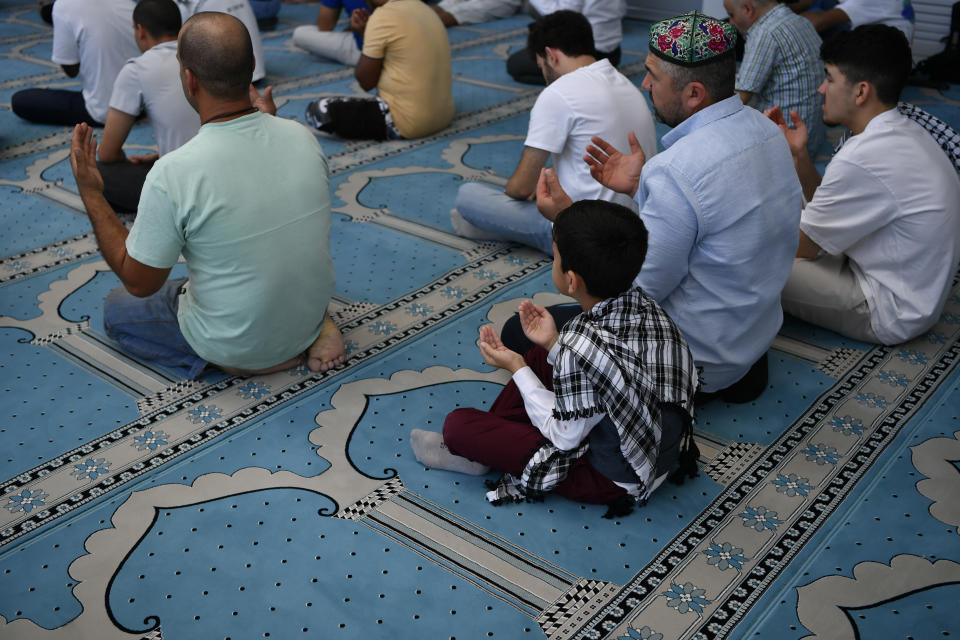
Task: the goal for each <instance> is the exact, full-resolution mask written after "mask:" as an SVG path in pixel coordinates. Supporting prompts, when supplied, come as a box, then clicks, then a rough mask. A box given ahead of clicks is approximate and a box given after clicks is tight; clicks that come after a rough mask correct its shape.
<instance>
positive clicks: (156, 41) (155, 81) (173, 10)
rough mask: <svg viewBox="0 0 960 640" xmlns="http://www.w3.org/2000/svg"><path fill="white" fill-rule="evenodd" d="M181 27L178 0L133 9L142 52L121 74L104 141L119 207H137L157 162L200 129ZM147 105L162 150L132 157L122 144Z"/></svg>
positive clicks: (105, 167)
mask: <svg viewBox="0 0 960 640" xmlns="http://www.w3.org/2000/svg"><path fill="white" fill-rule="evenodd" d="M179 32H180V10H179V9H178V8H177V5H176V4H175V3H174V2H173V0H140V2H139V3H138V4H137V7H136V8H135V9H134V10H133V33H134V39H135V40H136V42H137V47H139V49H140V51H142V52H143V55H141V56H139V57H137V58H133V59H131V60H129V61H127V64H125V65H124V66H123V68H122V69H121V70H120V74H119V75H117V81H116V83H114V85H113V95H111V96H110V111H109V113H108V114H107V122H106V125H105V126H104V128H103V140H102V142H101V144H100V164H99V168H100V173H101V175H102V176H103V182H104V196H105V197H106V199H107V202H109V203H110V204H111V206H113V208H114V209H115V210H116V211H118V212H122V213H127V212H131V211H136V210H137V203H138V202H139V201H140V191H141V189H142V188H143V181H144V180H146V178H147V173H148V172H149V171H150V168H151V167H153V163H154V161H156V160H157V159H158V158H159V157H160V156H162V155H164V154H165V153H167V152H168V151H173V150H174V149H176V148H178V147H179V146H180V145H182V144H183V143H184V142H186V141H187V140H189V139H190V138H192V137H193V136H194V135H196V133H197V131H198V130H199V129H200V117H199V116H198V115H197V112H196V111H194V109H193V107H191V106H190V103H188V102H187V99H186V97H184V95H183V87H182V86H181V84H180V62H179V61H178V60H177V34H178V33H179ZM144 110H145V111H146V112H147V115H148V116H149V118H150V124H151V126H152V127H153V137H154V138H155V139H156V141H157V153H153V154H149V155H135V156H127V155H126V154H125V153H124V151H123V143H124V141H126V139H127V136H128V135H129V134H130V130H131V129H132V128H133V125H134V123H135V122H136V119H137V116H139V115H140V114H141V113H142V112H143V111H144Z"/></svg>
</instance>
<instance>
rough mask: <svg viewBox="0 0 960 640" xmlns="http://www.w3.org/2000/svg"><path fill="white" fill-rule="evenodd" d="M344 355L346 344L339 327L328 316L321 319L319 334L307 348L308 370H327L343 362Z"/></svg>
mask: <svg viewBox="0 0 960 640" xmlns="http://www.w3.org/2000/svg"><path fill="white" fill-rule="evenodd" d="M345 355H346V346H345V345H344V343H343V336H342V335H341V334H340V329H338V328H337V325H335V324H334V323H333V320H331V319H330V316H327V317H326V319H325V320H324V321H323V327H322V328H321V329H320V335H319V336H317V339H316V340H314V341H313V344H312V345H310V348H309V349H307V366H308V367H309V368H310V371H328V370H330V369H333V368H334V367H336V366H339V365H341V364H343V359H344V356H345Z"/></svg>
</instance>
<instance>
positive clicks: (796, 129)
mask: <svg viewBox="0 0 960 640" xmlns="http://www.w3.org/2000/svg"><path fill="white" fill-rule="evenodd" d="M763 114H764V115H765V116H767V117H768V118H770V120H772V121H773V123H774V124H775V125H777V126H778V127H780V131H782V132H783V136H784V137H785V138H786V139H787V146H788V147H790V152H791V153H793V155H794V156H799V155H800V154H801V153H804V152H805V151H806V149H807V142H808V141H809V139H810V134H809V133H808V131H807V125H806V124H804V123H803V118H801V117H800V114H799V113H797V112H796V111H791V112H790V120H791V121H792V122H793V129H791V128H790V127H789V126H787V121H786V119H785V118H784V117H783V111H782V110H781V109H780V107H770V108H769V109H767V110H766V111H764V112H763Z"/></svg>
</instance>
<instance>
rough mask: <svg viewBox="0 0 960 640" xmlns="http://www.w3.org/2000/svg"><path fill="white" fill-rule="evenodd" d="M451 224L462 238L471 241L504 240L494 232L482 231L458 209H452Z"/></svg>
mask: <svg viewBox="0 0 960 640" xmlns="http://www.w3.org/2000/svg"><path fill="white" fill-rule="evenodd" d="M450 224H451V225H452V226H453V230H454V231H455V232H456V234H457V235H458V236H460V237H461V238H470V239H471V240H501V239H502V238H501V237H500V236H498V235H497V234H495V233H493V232H492V231H487V230H486V229H481V228H480V227H478V226H476V225H473V224H471V223H469V222H467V221H466V219H465V218H464V217H463V216H462V215H461V214H460V212H459V211H457V210H456V209H450Z"/></svg>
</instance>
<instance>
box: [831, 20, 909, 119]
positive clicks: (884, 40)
mask: <svg viewBox="0 0 960 640" xmlns="http://www.w3.org/2000/svg"><path fill="white" fill-rule="evenodd" d="M820 57H821V58H822V59H823V62H824V63H825V64H832V65H835V66H836V67H837V68H838V69H839V70H840V72H841V73H842V74H843V75H844V76H846V78H847V80H848V81H850V82H851V83H856V82H869V83H870V84H872V85H873V86H874V87H875V88H876V90H877V98H879V99H880V102H882V103H883V104H885V105H891V106H893V105H895V104H897V102H898V101H899V100H900V92H901V91H903V87H904V86H906V84H907V76H909V75H910V69H911V67H912V66H913V57H912V55H911V53H910V43H909V42H908V41H907V36H905V35H904V34H903V32H902V31H900V29H897V28H896V27H891V26H888V25H885V24H865V25H861V26H859V27H857V28H856V29H854V30H853V31H847V32H844V33H841V34H839V35H837V36H836V37H835V38H833V39H832V40H828V41H826V42H824V43H823V44H822V45H821V46H820Z"/></svg>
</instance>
